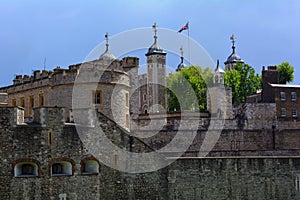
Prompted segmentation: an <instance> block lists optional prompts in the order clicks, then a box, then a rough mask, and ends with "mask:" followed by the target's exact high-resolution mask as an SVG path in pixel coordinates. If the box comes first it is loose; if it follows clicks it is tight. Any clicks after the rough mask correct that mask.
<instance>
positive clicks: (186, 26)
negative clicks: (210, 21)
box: [178, 22, 189, 33]
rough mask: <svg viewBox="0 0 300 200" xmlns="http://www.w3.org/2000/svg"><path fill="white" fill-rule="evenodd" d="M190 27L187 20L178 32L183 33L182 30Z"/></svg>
mask: <svg viewBox="0 0 300 200" xmlns="http://www.w3.org/2000/svg"><path fill="white" fill-rule="evenodd" d="M187 29H189V22H187V23H186V24H185V25H184V26H183V27H181V29H179V31H178V33H181V31H184V30H187Z"/></svg>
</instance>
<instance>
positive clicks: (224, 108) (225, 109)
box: [206, 60, 232, 119]
mask: <svg viewBox="0 0 300 200" xmlns="http://www.w3.org/2000/svg"><path fill="white" fill-rule="evenodd" d="M224 75H225V72H224V70H223V69H222V68H221V67H220V65H219V60H218V61H217V67H216V69H215V71H214V77H213V85H212V86H211V87H208V88H207V94H206V96H207V98H206V100H207V110H208V111H209V112H210V114H211V117H212V118H219V119H230V118H232V93H231V88H230V87H225V85H224Z"/></svg>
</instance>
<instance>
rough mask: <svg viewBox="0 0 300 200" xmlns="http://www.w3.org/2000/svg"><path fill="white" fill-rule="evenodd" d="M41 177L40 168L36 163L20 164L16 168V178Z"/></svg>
mask: <svg viewBox="0 0 300 200" xmlns="http://www.w3.org/2000/svg"><path fill="white" fill-rule="evenodd" d="M38 175H39V167H38V165H37V164H36V163H34V162H18V163H16V164H15V167H14V176H15V177H35V176H38Z"/></svg>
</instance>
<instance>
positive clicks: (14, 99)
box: [11, 98, 17, 107]
mask: <svg viewBox="0 0 300 200" xmlns="http://www.w3.org/2000/svg"><path fill="white" fill-rule="evenodd" d="M11 105H12V106H14V107H16V106H17V99H16V98H13V99H12V100H11Z"/></svg>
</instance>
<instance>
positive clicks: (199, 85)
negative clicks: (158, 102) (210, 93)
mask: <svg viewBox="0 0 300 200" xmlns="http://www.w3.org/2000/svg"><path fill="white" fill-rule="evenodd" d="M212 78H213V74H212V71H211V69H209V68H205V69H202V68H201V67H199V66H190V67H189V68H184V69H181V70H180V71H179V72H176V73H173V74H170V75H169V77H168V78H167V85H168V88H169V89H168V91H167V92H168V110H170V111H174V110H176V111H179V110H205V109H206V87H207V84H211V83H212Z"/></svg>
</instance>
